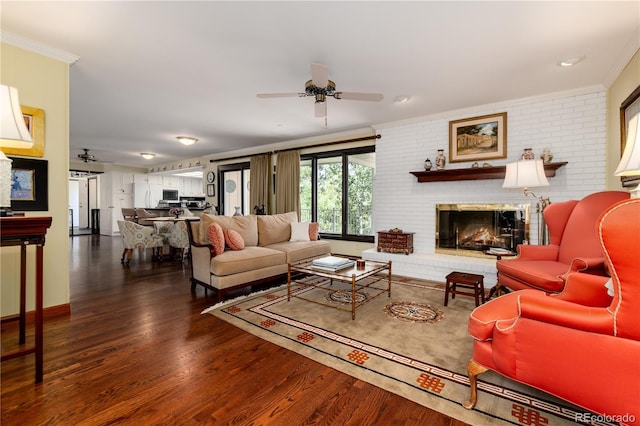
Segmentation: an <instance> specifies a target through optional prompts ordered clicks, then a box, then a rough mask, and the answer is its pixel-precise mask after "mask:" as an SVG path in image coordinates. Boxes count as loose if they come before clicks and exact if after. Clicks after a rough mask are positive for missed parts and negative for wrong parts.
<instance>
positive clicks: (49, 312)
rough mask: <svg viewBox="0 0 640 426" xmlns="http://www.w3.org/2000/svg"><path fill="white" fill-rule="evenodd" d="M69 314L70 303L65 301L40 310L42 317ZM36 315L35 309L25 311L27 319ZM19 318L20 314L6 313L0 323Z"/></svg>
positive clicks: (30, 319)
mask: <svg viewBox="0 0 640 426" xmlns="http://www.w3.org/2000/svg"><path fill="white" fill-rule="evenodd" d="M70 314H71V304H70V303H65V304H63V305H56V306H49V307H48V308H44V309H43V310H42V315H43V317H44V319H45V320H46V319H47V318H53V317H58V316H62V315H70ZM35 316H36V311H27V313H26V318H27V321H33V320H34V318H35ZM19 319H20V314H14V315H7V316H5V317H2V318H0V323H2V324H4V323H8V322H12V321H18V320H19Z"/></svg>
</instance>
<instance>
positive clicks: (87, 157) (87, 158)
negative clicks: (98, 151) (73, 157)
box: [78, 148, 97, 163]
mask: <svg viewBox="0 0 640 426" xmlns="http://www.w3.org/2000/svg"><path fill="white" fill-rule="evenodd" d="M82 150H83V151H84V152H83V153H82V154H78V158H79V159H81V160H82V161H84V162H85V163H88V162H89V161H97V159H96V156H95V155H93V154H89V149H87V148H82Z"/></svg>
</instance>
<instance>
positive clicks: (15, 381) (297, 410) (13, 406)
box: [0, 235, 464, 426]
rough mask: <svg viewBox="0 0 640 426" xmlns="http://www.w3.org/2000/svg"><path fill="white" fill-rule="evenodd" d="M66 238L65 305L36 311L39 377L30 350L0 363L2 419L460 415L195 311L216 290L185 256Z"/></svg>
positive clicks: (280, 420) (353, 420)
mask: <svg viewBox="0 0 640 426" xmlns="http://www.w3.org/2000/svg"><path fill="white" fill-rule="evenodd" d="M70 241H71V248H70V255H71V261H70V265H68V267H69V268H70V276H71V289H70V291H71V297H70V298H71V315H70V316H67V315H64V316H59V317H54V318H49V317H47V318H46V320H45V335H44V340H45V342H44V344H45V357H44V382H43V383H41V384H38V385H35V384H34V370H33V368H34V357H33V355H29V356H26V357H22V358H17V359H12V360H9V361H5V362H3V363H2V366H1V392H2V397H1V401H0V403H1V410H2V417H1V421H0V423H2V425H3V426H9V425H44V424H47V425H107V424H136V425H143V424H144V425H147V424H154V425H155V424H157V425H183V424H184V425H190V424H194V425H196V424H216V425H217V424H234V425H235V424H237V425H301V424H324V425H345V424H352V425H456V426H458V425H464V423H462V422H459V421H457V420H453V419H450V418H449V417H446V416H443V415H441V414H439V413H436V412H434V411H431V410H429V409H427V408H424V407H422V406H420V405H418V404H415V403H413V402H410V401H408V400H406V399H403V398H401V397H399V396H396V395H394V394H392V393H389V392H386V391H384V390H382V389H379V388H377V387H375V386H371V385H369V384H367V383H364V382H362V381H360V380H356V379H354V378H352V377H350V376H347V375H345V374H342V373H339V372H337V371H335V370H332V369H330V368H328V367H325V366H323V365H321V364H318V363H316V362H314V361H311V360H309V359H307V358H304V357H302V356H300V355H297V354H295V353H294V352H290V351H288V350H286V349H282V348H280V347H278V346H276V345H274V344H271V343H269V342H266V341H264V340H261V339H259V338H257V337H254V336H253V335H251V334H248V333H245V332H243V331H241V330H239V329H237V328H235V327H233V326H231V325H229V324H227V323H225V322H223V321H221V320H219V319H217V318H215V317H213V316H211V315H201V314H200V312H201V311H202V310H203V309H204V308H206V307H208V306H210V305H212V304H213V303H214V302H215V300H214V297H213V295H212V294H211V293H209V295H208V296H207V295H205V293H204V291H203V290H202V289H198V290H197V291H196V293H195V294H192V293H191V291H190V284H189V276H190V273H189V267H188V263H186V262H185V263H184V264H180V263H177V262H164V263H152V262H151V257H150V253H147V254H146V256H144V255H143V256H142V257H141V254H140V253H135V254H134V258H133V260H132V262H131V266H130V267H129V268H124V267H123V266H122V265H121V264H120V261H119V259H120V254H121V251H122V249H121V245H120V240H119V239H118V238H109V237H100V236H97V235H94V236H82V237H72V238H70ZM48 255H51V253H48ZM60 267H61V268H62V267H67V265H60ZM29 328H30V330H29V333H30V334H29V335H28V337H27V340H28V341H29V338H31V339H33V335H32V331H31V328H32V327H29ZM16 341H17V322H11V323H6V324H3V326H2V344H3V350H9V349H11V348H12V347H13V346H15V342H16Z"/></svg>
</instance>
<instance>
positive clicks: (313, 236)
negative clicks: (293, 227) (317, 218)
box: [309, 222, 320, 241]
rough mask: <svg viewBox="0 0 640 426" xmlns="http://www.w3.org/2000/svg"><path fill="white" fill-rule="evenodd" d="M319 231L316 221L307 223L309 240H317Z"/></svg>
mask: <svg viewBox="0 0 640 426" xmlns="http://www.w3.org/2000/svg"><path fill="white" fill-rule="evenodd" d="M319 232H320V224H319V223H318V222H311V223H310V224H309V240H310V241H318V236H319V235H318V234H319Z"/></svg>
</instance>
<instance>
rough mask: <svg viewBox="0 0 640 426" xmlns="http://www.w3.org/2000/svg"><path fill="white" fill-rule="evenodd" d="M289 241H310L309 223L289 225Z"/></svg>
mask: <svg viewBox="0 0 640 426" xmlns="http://www.w3.org/2000/svg"><path fill="white" fill-rule="evenodd" d="M289 241H311V240H310V238H309V222H293V223H291V238H290V239H289Z"/></svg>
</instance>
